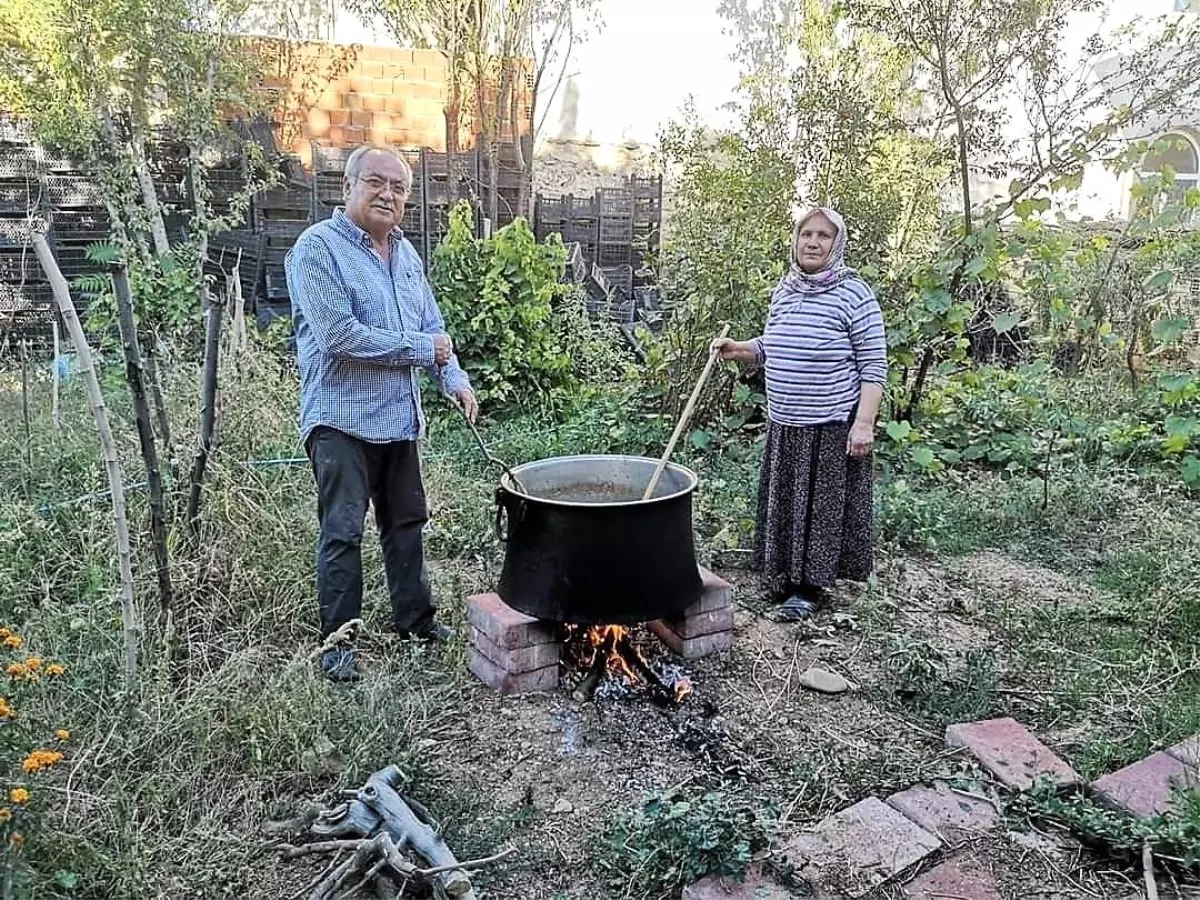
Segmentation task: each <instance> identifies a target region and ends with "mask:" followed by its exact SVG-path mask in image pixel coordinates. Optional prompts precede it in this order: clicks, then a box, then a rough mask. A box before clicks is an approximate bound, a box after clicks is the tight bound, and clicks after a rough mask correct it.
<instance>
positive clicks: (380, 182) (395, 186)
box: [358, 175, 408, 194]
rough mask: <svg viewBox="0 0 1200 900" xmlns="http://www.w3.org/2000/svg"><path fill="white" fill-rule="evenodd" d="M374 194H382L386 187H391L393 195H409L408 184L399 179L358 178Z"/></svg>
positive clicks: (367, 176)
mask: <svg viewBox="0 0 1200 900" xmlns="http://www.w3.org/2000/svg"><path fill="white" fill-rule="evenodd" d="M358 180H359V181H361V182H362V183H363V184H365V185H366V186H367V189H368V190H370V191H371V193H373V194H380V193H382V192H383V189H384V188H385V187H390V188H391V189H392V193H393V194H407V193H408V184H407V183H406V182H404V181H401V180H399V179H388V178H380V177H379V176H378V175H366V176H362V175H360V176H359V178H358Z"/></svg>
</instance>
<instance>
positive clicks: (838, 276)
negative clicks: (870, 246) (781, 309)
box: [772, 206, 858, 298]
mask: <svg viewBox="0 0 1200 900" xmlns="http://www.w3.org/2000/svg"><path fill="white" fill-rule="evenodd" d="M818 213H820V214H821V215H823V216H824V217H825V218H827V219H828V220H829V221H830V223H831V224H832V225H833V227H834V228H835V229H837V236H836V237H835V238H834V239H833V247H832V248H831V249H830V251H829V259H827V260H825V265H824V266H822V267H821V268H820V269H818V270H817V271H816V272H805V271H804V270H803V269H802V268H800V243H801V241H800V232H801V230H802V229H803V228H804V225H805V223H806V222H808V220H809V219H811V218H812V217H813V216H815V215H817V214H818ZM851 278H858V272H856V271H855V270H854V269H852V268H850V267H849V266H847V265H846V222H845V220H844V219H843V218H842V217H841V215H839V214H838V213H837V212H836V211H834V210H832V209H830V208H829V207H827V206H819V207H817V208H816V209H813V210H810V211H809V212H807V213H805V214H804V216H802V217H801V218H800V220H799V221H798V222H797V223H796V227H795V228H793V229H792V259H791V268H790V270H789V271H788V273H787V274H786V275H784V276H783V278H782V279H781V280H780V282H779V284H778V285H777V286H776V288H775V292H774V294H773V295H772V296H773V297H775V298H777V297H779V296H781V295H786V294H823V293H825V292H826V291H830V290H833V289H834V288H836V287H837V286H838V285H840V284H843V283H844V282H846V281H848V280H850V279H851Z"/></svg>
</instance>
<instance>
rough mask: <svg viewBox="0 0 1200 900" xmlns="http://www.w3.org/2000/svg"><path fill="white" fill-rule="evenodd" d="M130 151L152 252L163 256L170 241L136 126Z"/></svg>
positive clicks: (142, 142) (169, 250) (135, 126)
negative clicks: (148, 229) (148, 223)
mask: <svg viewBox="0 0 1200 900" xmlns="http://www.w3.org/2000/svg"><path fill="white" fill-rule="evenodd" d="M132 128H133V131H132V134H131V136H130V149H131V151H132V154H133V169H134V172H136V173H137V180H138V186H139V187H140V188H141V189H142V204H143V205H144V206H145V207H146V214H147V215H148V216H149V218H150V236H151V237H152V238H153V239H154V252H155V253H157V254H158V255H159V256H165V255H166V254H168V253H170V252H171V241H170V240H169V238H168V237H167V226H166V223H165V222H164V221H163V214H162V204H160V203H159V202H158V191H157V190H156V189H155V187H154V178H153V177H152V176H151V174H150V164H149V163H148V162H147V161H146V139H145V138H144V137H143V135H142V132H141V129H140V128H139V126H137V125H136V124H135V125H133V126H132Z"/></svg>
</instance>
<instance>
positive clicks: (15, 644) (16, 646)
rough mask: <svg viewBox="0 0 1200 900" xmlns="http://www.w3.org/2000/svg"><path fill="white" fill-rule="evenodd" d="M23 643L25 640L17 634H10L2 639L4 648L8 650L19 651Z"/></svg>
mask: <svg viewBox="0 0 1200 900" xmlns="http://www.w3.org/2000/svg"><path fill="white" fill-rule="evenodd" d="M24 643H25V638H23V637H21V636H20V635H19V634H10V635H9V636H8V637H6V638H5V639H4V646H5V647H8V649H10V650H20V649H21V645H22V644H24Z"/></svg>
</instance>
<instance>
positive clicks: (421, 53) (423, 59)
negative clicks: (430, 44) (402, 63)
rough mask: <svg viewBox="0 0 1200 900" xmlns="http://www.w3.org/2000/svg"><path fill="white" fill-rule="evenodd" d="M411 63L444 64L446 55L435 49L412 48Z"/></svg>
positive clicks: (418, 64) (417, 64) (422, 64)
mask: <svg viewBox="0 0 1200 900" xmlns="http://www.w3.org/2000/svg"><path fill="white" fill-rule="evenodd" d="M412 64H413V65H414V66H438V65H441V66H444V65H445V64H446V57H444V56H442V54H441V53H439V52H438V51H437V50H414V51H412Z"/></svg>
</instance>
